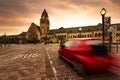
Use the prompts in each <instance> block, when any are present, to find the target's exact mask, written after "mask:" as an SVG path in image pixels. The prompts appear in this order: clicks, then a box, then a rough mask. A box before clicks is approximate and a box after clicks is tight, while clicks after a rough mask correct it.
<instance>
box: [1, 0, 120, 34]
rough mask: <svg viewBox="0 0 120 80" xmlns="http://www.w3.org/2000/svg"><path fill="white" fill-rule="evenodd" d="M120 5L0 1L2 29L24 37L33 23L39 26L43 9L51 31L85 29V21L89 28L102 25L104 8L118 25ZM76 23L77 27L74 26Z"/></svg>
mask: <svg viewBox="0 0 120 80" xmlns="http://www.w3.org/2000/svg"><path fill="white" fill-rule="evenodd" d="M119 4H120V1H119V0H0V28H2V29H1V30H4V31H13V30H12V29H13V28H14V30H16V32H17V31H18V32H19V33H21V32H20V31H21V30H26V29H27V28H28V27H29V26H30V24H31V22H34V23H37V24H38V25H39V20H40V17H41V13H42V11H43V10H44V8H45V9H46V10H47V12H48V15H49V18H50V22H51V26H50V28H53V27H54V28H58V27H61V26H64V25H67V26H68V27H69V26H70V25H69V23H70V24H71V26H72V24H74V25H75V24H76V25H81V24H82V25H83V23H85V21H86V20H88V22H89V23H86V24H88V25H89V24H90V23H94V22H96V21H98V23H99V18H101V16H100V13H99V12H100V10H101V8H103V7H104V8H106V9H107V14H106V15H107V16H112V20H114V21H113V22H117V20H118V21H119V18H120V16H119V13H120V11H119V7H120V5H119ZM73 21H76V22H77V23H76V22H75V23H72V22H73ZM91 21H93V22H91ZM86 22H87V21H86ZM86 24H85V25H86ZM96 24H97V23H96ZM8 27H9V29H10V30H8V29H7V28H8ZM3 28H4V29H3ZM15 28H16V29H15ZM1 30H0V33H1ZM13 32H15V31H13ZM10 33H12V32H10Z"/></svg>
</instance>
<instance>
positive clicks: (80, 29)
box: [78, 28, 82, 38]
mask: <svg viewBox="0 0 120 80" xmlns="http://www.w3.org/2000/svg"><path fill="white" fill-rule="evenodd" d="M81 31H82V28H79V32H80V35H79V36H78V37H79V38H81V37H82V36H81Z"/></svg>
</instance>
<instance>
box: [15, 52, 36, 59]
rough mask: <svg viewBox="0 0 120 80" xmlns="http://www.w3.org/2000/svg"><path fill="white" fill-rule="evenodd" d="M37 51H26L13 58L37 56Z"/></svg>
mask: <svg viewBox="0 0 120 80" xmlns="http://www.w3.org/2000/svg"><path fill="white" fill-rule="evenodd" d="M37 56H38V53H34V54H32V53H27V54H21V55H17V56H15V57H14V59H18V58H29V57H37Z"/></svg>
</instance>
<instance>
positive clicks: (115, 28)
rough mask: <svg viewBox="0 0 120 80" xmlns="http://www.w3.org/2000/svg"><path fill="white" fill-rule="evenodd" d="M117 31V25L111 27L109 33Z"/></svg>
mask: <svg viewBox="0 0 120 80" xmlns="http://www.w3.org/2000/svg"><path fill="white" fill-rule="evenodd" d="M116 30H117V26H116V25H114V26H111V27H110V28H109V29H108V31H109V32H115V31H116Z"/></svg>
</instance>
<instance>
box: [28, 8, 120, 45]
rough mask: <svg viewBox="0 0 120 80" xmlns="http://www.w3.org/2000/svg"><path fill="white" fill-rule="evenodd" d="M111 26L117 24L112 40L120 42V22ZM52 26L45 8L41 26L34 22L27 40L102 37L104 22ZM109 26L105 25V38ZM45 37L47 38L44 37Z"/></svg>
mask: <svg viewBox="0 0 120 80" xmlns="http://www.w3.org/2000/svg"><path fill="white" fill-rule="evenodd" d="M111 26H117V30H116V31H115V32H112V42H120V24H112V25H111ZM49 28H50V22H49V17H48V13H47V12H46V10H45V9H44V11H43V12H42V15H41V18H40V26H38V25H36V24H34V23H32V24H31V26H30V27H29V29H28V31H27V32H26V39H27V40H34V39H37V40H39V41H40V42H43V41H44V40H42V39H43V37H47V38H46V39H47V42H54V43H56V42H61V41H66V40H68V39H69V38H78V37H80V38H102V24H98V25H94V26H82V27H71V28H63V27H61V28H59V29H52V30H49ZM108 28H109V27H107V26H105V39H109V36H108V35H109V32H108V31H107V30H108ZM44 39H45V38H44Z"/></svg>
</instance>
